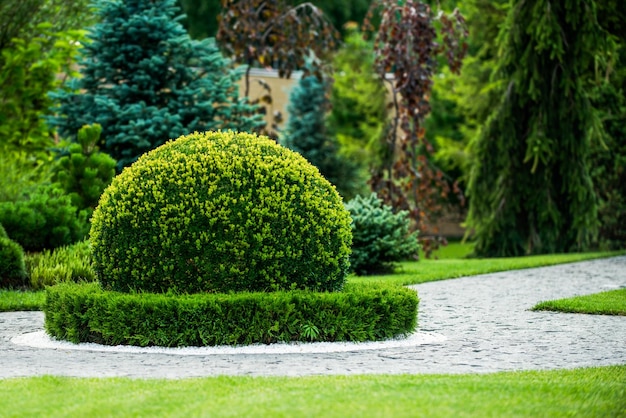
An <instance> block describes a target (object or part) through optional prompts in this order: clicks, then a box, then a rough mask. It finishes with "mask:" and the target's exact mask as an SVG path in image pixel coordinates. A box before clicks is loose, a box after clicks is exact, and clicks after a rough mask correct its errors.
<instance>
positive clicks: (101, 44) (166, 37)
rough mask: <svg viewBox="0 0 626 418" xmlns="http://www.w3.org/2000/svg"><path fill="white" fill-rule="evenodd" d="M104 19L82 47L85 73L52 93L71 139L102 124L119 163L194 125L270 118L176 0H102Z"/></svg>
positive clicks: (213, 126)
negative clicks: (193, 32)
mask: <svg viewBox="0 0 626 418" xmlns="http://www.w3.org/2000/svg"><path fill="white" fill-rule="evenodd" d="M95 8H96V12H97V16H98V20H99V23H97V24H96V25H95V26H93V27H92V28H90V30H89V34H88V38H89V42H87V43H85V44H83V47H82V48H81V54H82V58H81V60H80V62H79V64H80V72H81V75H82V77H81V78H73V79H72V80H71V81H70V82H69V83H68V87H69V88H70V89H71V91H70V92H67V91H57V92H54V93H53V94H51V97H52V98H53V99H54V100H55V101H56V105H55V107H54V108H53V109H52V110H53V112H54V113H55V116H53V117H50V118H49V119H48V121H49V122H50V123H51V124H52V125H53V126H54V127H56V128H58V130H59V134H60V135H61V136H62V137H64V138H70V139H75V135H76V132H78V130H79V129H80V128H81V127H82V126H83V125H90V124H94V123H98V124H100V125H101V126H102V149H103V151H104V152H106V153H108V154H109V155H110V156H111V157H113V158H114V159H115V160H116V161H117V164H118V170H121V169H122V168H123V167H125V166H127V165H129V164H131V163H132V162H134V161H135V160H136V159H137V158H138V157H139V156H140V155H141V154H143V153H144V152H147V151H149V150H151V149H154V148H156V147H157V146H159V145H161V144H163V143H165V142H166V141H167V140H169V139H170V138H177V137H178V136H181V135H184V134H188V133H191V132H194V131H199V132H203V131H208V130H217V129H237V130H241V131H248V130H252V129H254V128H255V127H258V126H261V125H263V123H264V122H263V121H262V119H261V116H260V115H257V114H256V112H255V111H256V108H255V107H254V106H251V105H249V104H248V103H247V101H246V100H244V99H240V98H239V94H238V85H237V80H238V79H239V78H240V77H241V74H242V73H241V71H242V69H234V68H232V66H231V63H230V61H229V60H228V59H226V58H224V57H223V56H222V54H221V53H220V51H219V50H218V48H217V46H216V45H215V41H214V40H213V39H205V40H203V41H194V40H191V38H190V37H189V35H188V34H187V33H186V32H185V30H184V28H183V27H182V25H181V24H180V22H179V20H180V19H178V18H177V17H176V16H177V14H178V13H179V9H178V7H177V6H176V5H175V0H164V1H160V2H154V1H150V0H136V1H132V2H111V1H107V0H99V1H96V2H95Z"/></svg>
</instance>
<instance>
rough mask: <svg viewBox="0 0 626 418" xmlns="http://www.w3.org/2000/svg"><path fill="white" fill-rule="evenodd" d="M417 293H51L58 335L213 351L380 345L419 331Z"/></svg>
mask: <svg viewBox="0 0 626 418" xmlns="http://www.w3.org/2000/svg"><path fill="white" fill-rule="evenodd" d="M417 305H418V298H417V293H416V292H415V290H413V289H409V288H406V287H403V286H387V285H385V284H380V283H376V284H373V285H371V284H370V285H363V284H361V285H355V284H348V285H346V288H345V289H344V290H343V291H341V292H311V291H301V290H293V291H279V292H271V293H264V292H256V293H251V292H245V293H234V294H220V293H218V294H212V293H199V294H194V295H173V294H166V295H163V294H154V293H130V294H129V293H118V292H111V291H105V290H102V288H101V287H100V285H99V284H98V283H85V284H80V285H76V284H61V285H58V286H53V287H50V288H48V289H47V290H46V302H45V304H44V306H43V311H44V314H45V317H46V319H45V328H46V330H47V331H48V332H49V333H50V335H52V336H54V337H55V338H58V339H62V340H68V341H72V342H74V343H79V342H92V343H98V344H106V345H120V344H124V345H135V346H161V347H182V346H215V345H246V344H273V343H277V342H282V343H286V342H291V341H301V342H305V341H318V342H322V341H328V342H330V341H354V342H357V341H379V340H385V339H389V338H393V337H400V336H403V335H406V334H409V333H411V332H413V331H414V330H415V325H416V319H417V315H416V313H417Z"/></svg>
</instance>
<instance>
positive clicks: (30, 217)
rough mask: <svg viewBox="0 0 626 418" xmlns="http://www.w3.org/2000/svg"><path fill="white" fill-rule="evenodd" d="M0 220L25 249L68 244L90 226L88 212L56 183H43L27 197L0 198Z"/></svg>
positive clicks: (41, 248)
mask: <svg viewBox="0 0 626 418" xmlns="http://www.w3.org/2000/svg"><path fill="white" fill-rule="evenodd" d="M0 223H2V225H3V226H4V228H5V229H6V232H7V234H8V235H9V237H11V239H13V240H14V241H16V242H17V243H19V244H20V245H21V246H22V247H23V248H24V250H25V251H42V250H44V249H46V248H48V249H52V248H56V247H60V246H62V245H68V244H71V243H73V242H76V241H80V240H81V239H83V238H84V237H85V235H86V234H87V232H88V230H89V225H88V224H87V219H86V213H85V212H80V213H79V212H78V211H77V209H76V207H75V206H72V201H71V199H70V197H69V196H68V195H66V194H65V193H64V192H63V191H62V190H61V189H59V188H58V186H56V185H40V186H39V187H38V188H37V189H35V190H34V191H33V192H31V193H29V194H28V195H27V196H26V198H25V200H19V201H16V202H0Z"/></svg>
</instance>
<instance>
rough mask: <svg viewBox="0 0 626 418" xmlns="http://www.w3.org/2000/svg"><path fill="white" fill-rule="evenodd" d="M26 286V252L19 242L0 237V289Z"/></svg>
mask: <svg viewBox="0 0 626 418" xmlns="http://www.w3.org/2000/svg"><path fill="white" fill-rule="evenodd" d="M25 284H26V269H25V267H24V250H23V249H22V247H21V246H20V245H19V244H18V243H17V242H15V241H11V240H10V239H9V238H6V237H0V289H2V288H13V287H23V286H24V285H25Z"/></svg>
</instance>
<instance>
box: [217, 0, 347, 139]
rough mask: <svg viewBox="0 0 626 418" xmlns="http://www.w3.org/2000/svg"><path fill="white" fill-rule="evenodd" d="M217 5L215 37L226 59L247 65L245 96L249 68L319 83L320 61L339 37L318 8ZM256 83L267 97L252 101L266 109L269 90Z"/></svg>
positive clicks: (279, 3) (275, 3) (229, 1)
mask: <svg viewBox="0 0 626 418" xmlns="http://www.w3.org/2000/svg"><path fill="white" fill-rule="evenodd" d="M221 2H222V10H223V11H222V13H221V15H220V16H219V18H218V24H219V26H218V31H217V35H216V38H217V41H218V42H219V44H220V47H221V48H222V50H223V51H224V53H225V54H226V55H227V56H229V57H231V58H232V59H233V60H234V61H235V62H237V63H239V64H243V65H245V66H247V68H246V73H245V78H244V82H245V88H244V96H246V97H247V96H248V93H249V89H250V70H251V69H252V67H254V66H260V67H265V68H274V69H276V70H278V75H279V77H281V78H283V77H284V78H289V77H290V76H291V73H292V72H293V71H295V70H303V71H304V73H305V75H306V74H307V73H309V72H311V71H312V72H314V73H315V74H316V75H317V76H318V78H319V79H320V80H322V77H321V73H320V68H321V62H322V61H323V59H324V58H325V57H326V56H327V54H328V53H329V52H330V51H333V50H334V49H335V48H336V46H337V43H338V41H339V39H340V34H339V32H338V31H337V30H336V29H335V28H334V27H333V25H332V24H331V23H330V21H329V20H328V19H327V18H326V16H325V15H324V13H323V12H322V11H321V9H319V8H318V7H316V6H315V5H313V4H312V3H308V2H307V3H302V4H299V5H297V6H292V5H290V4H289V3H287V2H286V1H285V0H221ZM311 58H313V60H312V61H311ZM261 84H262V86H263V87H264V88H265V90H266V91H267V94H265V95H264V96H263V97H261V98H260V99H258V100H256V102H257V103H258V102H263V103H266V104H269V105H271V103H272V97H271V91H269V89H268V87H267V85H263V82H262V81H261ZM278 116H279V117H280V115H278ZM264 133H269V134H270V136H274V135H272V132H264Z"/></svg>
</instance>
